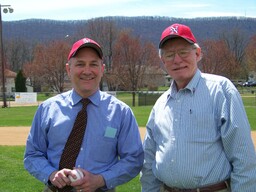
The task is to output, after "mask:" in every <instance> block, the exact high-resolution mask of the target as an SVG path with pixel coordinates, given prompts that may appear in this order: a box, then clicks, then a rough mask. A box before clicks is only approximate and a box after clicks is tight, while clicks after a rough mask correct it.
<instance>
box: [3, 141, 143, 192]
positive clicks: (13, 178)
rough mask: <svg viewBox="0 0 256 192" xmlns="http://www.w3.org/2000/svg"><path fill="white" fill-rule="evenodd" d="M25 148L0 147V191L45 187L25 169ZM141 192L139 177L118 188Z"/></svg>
mask: <svg viewBox="0 0 256 192" xmlns="http://www.w3.org/2000/svg"><path fill="white" fill-rule="evenodd" d="M24 150H25V146H0V191H1V192H41V191H42V189H43V187H44V185H43V183H41V182H40V181H38V180H37V179H35V178H34V177H32V176H31V175H30V174H29V173H28V172H27V171H26V170H25V169H24V167H23V154H24ZM137 191H138V192H139V191H140V183H139V176H137V177H136V178H134V179H133V180H131V181H130V182H128V183H126V184H124V185H121V186H119V187H118V188H117V192H137Z"/></svg>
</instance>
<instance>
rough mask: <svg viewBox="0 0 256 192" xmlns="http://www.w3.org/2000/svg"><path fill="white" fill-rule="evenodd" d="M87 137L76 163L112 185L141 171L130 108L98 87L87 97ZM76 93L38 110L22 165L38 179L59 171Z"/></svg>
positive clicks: (140, 154) (76, 105) (78, 106)
mask: <svg viewBox="0 0 256 192" xmlns="http://www.w3.org/2000/svg"><path fill="white" fill-rule="evenodd" d="M89 99H90V100H91V103H90V104H89V105H88V106H87V115H88V121H87V126H86V131H85V136H84V139H83V143H82V146H81V149H80V153H79V155H78V157H77V160H76V167H79V168H83V169H86V170H87V171H89V172H91V173H93V174H101V175H102V176H103V177H104V180H105V182H106V186H107V188H114V187H116V186H117V185H120V184H123V183H125V182H127V181H129V180H131V179H132V178H133V177H135V176H136V175H137V174H139V172H140V170H141V168H142V164H143V159H144V153H143V148H142V142H141V138H140V134H139V130H138V125H137V122H136V119H135V117H134V115H133V112H132V111H131V109H130V108H129V106H128V105H126V104H125V103H123V102H122V101H119V100H118V99H116V98H115V97H114V96H111V95H109V94H107V93H104V92H101V91H97V92H96V93H95V94H93V95H92V96H90V97H89ZM80 100H81V97H80V96H79V95H78V94H77V93H76V92H75V91H74V90H72V91H68V92H65V93H62V94H59V95H57V96H55V97H52V98H50V99H48V100H46V101H44V102H43V103H42V104H41V105H40V106H39V108H38V110H37V112H36V114H35V117H34V120H33V124H32V127H31V131H30V133H29V136H28V139H27V145H26V151H25V158H24V166H25V168H26V169H27V170H28V171H29V173H30V174H32V175H33V176H34V177H36V178H37V179H38V180H40V181H42V182H44V183H47V181H48V178H49V176H50V174H51V173H52V172H53V171H55V170H58V168H59V161H60V157H61V154H62V151H63V148H64V146H65V143H66V141H67V139H68V136H69V134H70V132H71V130H72V127H73V124H74V121H75V118H76V116H77V113H78V112H79V111H80V110H81V108H82V103H81V102H79V101H80Z"/></svg>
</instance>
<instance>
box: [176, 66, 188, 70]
mask: <svg viewBox="0 0 256 192" xmlns="http://www.w3.org/2000/svg"><path fill="white" fill-rule="evenodd" d="M185 68H187V67H186V66H184V67H179V68H175V69H173V71H179V70H182V69H185Z"/></svg>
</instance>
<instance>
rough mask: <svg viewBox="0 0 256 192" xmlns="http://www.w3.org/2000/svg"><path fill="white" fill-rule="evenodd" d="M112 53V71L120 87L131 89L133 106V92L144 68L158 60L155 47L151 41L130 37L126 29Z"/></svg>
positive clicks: (137, 85)
mask: <svg viewBox="0 0 256 192" xmlns="http://www.w3.org/2000/svg"><path fill="white" fill-rule="evenodd" d="M113 53H114V54H113V67H112V73H113V74H115V77H116V82H117V83H118V84H119V85H120V87H122V89H124V90H129V91H132V93H133V103H132V105H133V106H135V92H136V91H137V90H138V87H139V85H140V82H142V80H141V79H142V78H143V76H144V73H145V69H146V68H148V67H151V66H154V65H157V64H158V62H159V58H158V55H157V51H156V48H155V47H154V46H153V45H152V44H151V43H145V44H142V42H141V40H140V39H139V38H138V37H132V35H131V32H130V31H127V30H126V31H123V32H122V33H121V34H120V36H119V38H118V41H117V43H116V44H115V47H114V51H113Z"/></svg>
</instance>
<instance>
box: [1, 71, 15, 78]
mask: <svg viewBox="0 0 256 192" xmlns="http://www.w3.org/2000/svg"><path fill="white" fill-rule="evenodd" d="M4 73H5V77H6V78H15V77H16V75H17V73H15V72H13V71H11V70H9V69H5V70H4Z"/></svg>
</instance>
